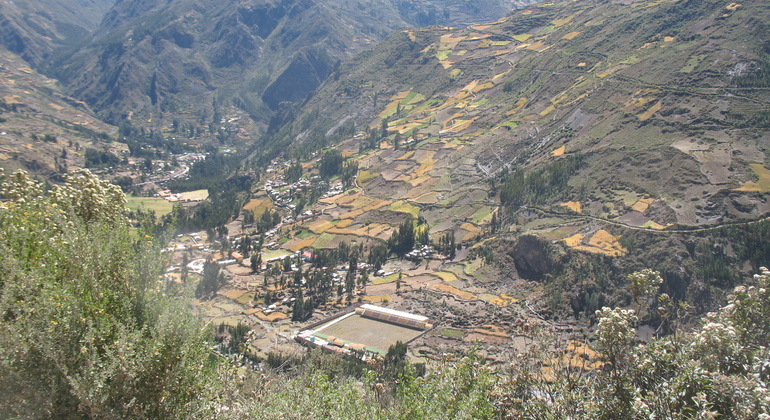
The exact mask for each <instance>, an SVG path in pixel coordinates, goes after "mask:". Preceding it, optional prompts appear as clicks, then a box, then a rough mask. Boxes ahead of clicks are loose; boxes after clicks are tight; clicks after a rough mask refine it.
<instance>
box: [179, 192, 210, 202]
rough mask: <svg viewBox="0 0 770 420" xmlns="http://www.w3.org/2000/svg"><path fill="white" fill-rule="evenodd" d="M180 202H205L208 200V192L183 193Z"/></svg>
mask: <svg viewBox="0 0 770 420" xmlns="http://www.w3.org/2000/svg"><path fill="white" fill-rule="evenodd" d="M181 195H182V200H195V199H200V200H205V199H207V198H209V190H195V191H188V192H183V193H182V194H181Z"/></svg>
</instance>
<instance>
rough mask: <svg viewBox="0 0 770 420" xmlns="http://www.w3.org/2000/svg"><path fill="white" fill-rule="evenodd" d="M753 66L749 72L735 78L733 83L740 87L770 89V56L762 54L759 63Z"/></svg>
mask: <svg viewBox="0 0 770 420" xmlns="http://www.w3.org/2000/svg"><path fill="white" fill-rule="evenodd" d="M751 64H752V66H751V68H749V69H748V71H746V72H744V73H742V74H740V75H738V76H735V77H733V83H734V84H735V85H736V86H738V87H752V88H766V87H770V54H768V53H760V55H759V60H758V62H757V63H751Z"/></svg>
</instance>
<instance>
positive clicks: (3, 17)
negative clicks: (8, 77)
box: [0, 0, 115, 66]
mask: <svg viewBox="0 0 770 420" xmlns="http://www.w3.org/2000/svg"><path fill="white" fill-rule="evenodd" d="M114 2H115V0H45V1H43V0H27V1H8V2H4V3H3V4H0V44H2V45H3V46H5V48H7V49H8V50H10V51H11V52H14V53H16V54H19V56H21V57H22V58H23V59H24V60H26V61H27V62H29V63H30V64H32V65H33V66H38V65H41V64H43V62H44V61H45V60H49V59H50V58H51V57H52V55H53V53H54V51H55V50H57V49H59V48H62V47H65V46H71V45H75V44H77V43H79V42H80V41H82V40H83V39H84V38H86V37H87V36H88V35H89V34H90V33H91V31H93V30H94V29H96V28H97V27H98V26H99V23H100V22H101V20H102V18H103V17H104V15H105V13H106V12H107V11H108V10H109V8H110V7H111V6H112V4H113V3H114Z"/></svg>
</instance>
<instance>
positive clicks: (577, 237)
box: [564, 233, 583, 248]
mask: <svg viewBox="0 0 770 420" xmlns="http://www.w3.org/2000/svg"><path fill="white" fill-rule="evenodd" d="M582 240H583V235H581V234H579V233H576V234H574V235H572V236H570V237H568V238H564V243H565V244H567V246H568V247H570V248H574V247H576V246H578V245H580V242H581V241H582Z"/></svg>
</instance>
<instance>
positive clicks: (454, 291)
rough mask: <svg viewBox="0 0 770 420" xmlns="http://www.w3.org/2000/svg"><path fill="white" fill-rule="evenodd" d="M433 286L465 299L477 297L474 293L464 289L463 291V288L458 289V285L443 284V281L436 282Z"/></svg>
mask: <svg viewBox="0 0 770 420" xmlns="http://www.w3.org/2000/svg"><path fill="white" fill-rule="evenodd" d="M433 288H434V289H436V290H440V291H442V292H447V293H451V294H453V295H455V296H457V297H459V298H460V299H465V300H470V299H476V295H474V294H473V293H468V292H464V291H462V290H460V289H458V288H456V287H452V286H450V285H448V284H443V283H441V284H436V285H434V286H433Z"/></svg>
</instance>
